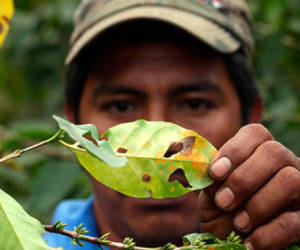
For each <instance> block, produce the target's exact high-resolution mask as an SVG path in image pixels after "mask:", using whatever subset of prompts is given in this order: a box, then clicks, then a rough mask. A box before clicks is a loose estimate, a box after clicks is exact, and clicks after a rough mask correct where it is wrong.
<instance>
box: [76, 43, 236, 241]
mask: <svg viewBox="0 0 300 250" xmlns="http://www.w3.org/2000/svg"><path fill="white" fill-rule="evenodd" d="M95 53H97V55H98V56H96V59H97V60H95V63H94V65H93V70H92V73H91V74H90V75H89V77H88V79H87V81H86V84H85V87H84V90H83V93H82V97H81V102H80V109H79V118H80V123H93V124H95V125H96V126H97V128H98V130H99V132H100V133H102V132H104V131H105V130H106V129H108V128H109V127H111V126H113V125H116V124H119V123H123V122H129V121H133V120H137V119H146V120H150V121H169V122H174V123H177V124H179V125H181V126H183V127H185V128H188V129H192V130H195V131H196V132H198V133H199V134H200V135H202V136H204V137H205V138H207V139H208V140H209V141H210V142H212V143H213V144H214V145H215V146H216V147H217V148H219V147H220V146H222V145H223V144H224V143H225V142H226V141H227V140H228V139H229V138H231V137H232V136H233V135H234V134H235V133H236V132H237V130H238V129H239V127H240V125H241V107H240V102H239V99H238V96H237V93H236V91H235V89H234V87H233V83H232V82H231V79H230V78H229V76H228V73H227V71H226V69H225V65H224V63H223V61H222V59H221V58H220V57H219V56H218V54H217V53H214V52H212V51H210V50H207V49H203V48H202V47H201V46H199V48H197V49H195V48H189V47H188V46H183V45H180V44H178V43H176V42H174V41H160V42H147V43H141V44H139V45H133V44H130V43H129V42H122V43H120V42H119V43H117V42H116V43H112V44H110V45H106V46H105V47H104V48H103V47H102V48H101V49H99V51H95ZM93 187H94V191H95V196H96V199H95V211H96V217H97V219H98V222H99V221H100V222H99V224H100V225H99V228H100V230H101V232H102V233H104V232H105V231H106V229H109V228H113V230H115V231H117V234H119V235H120V236H122V237H125V236H131V237H134V238H135V239H136V241H137V242H139V243H140V244H143V245H150V244H152V246H153V242H155V243H156V244H164V243H166V241H167V242H168V241H170V240H172V241H173V242H174V241H175V242H176V241H177V239H179V238H180V237H181V236H182V235H184V234H187V233H191V232H194V231H199V219H198V216H197V211H196V199H197V195H198V193H197V192H192V193H189V194H186V195H184V196H181V197H179V198H175V199H165V200H153V199H135V198H130V197H126V196H124V195H121V194H119V193H117V192H115V191H113V190H110V189H108V188H106V187H105V186H103V185H102V184H99V183H96V181H93Z"/></svg>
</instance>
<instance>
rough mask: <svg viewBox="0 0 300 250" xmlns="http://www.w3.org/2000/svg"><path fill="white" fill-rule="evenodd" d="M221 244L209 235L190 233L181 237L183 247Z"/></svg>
mask: <svg viewBox="0 0 300 250" xmlns="http://www.w3.org/2000/svg"><path fill="white" fill-rule="evenodd" d="M219 242H221V241H220V240H219V239H218V238H217V237H216V236H214V235H213V234H209V233H202V234H198V233H191V234H188V235H185V236H183V244H184V245H185V246H203V243H205V244H214V243H219Z"/></svg>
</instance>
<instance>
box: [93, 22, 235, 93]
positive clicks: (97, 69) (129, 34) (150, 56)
mask: <svg viewBox="0 0 300 250" xmlns="http://www.w3.org/2000/svg"><path fill="white" fill-rule="evenodd" d="M90 51H91V56H90V57H89V59H90V60H91V61H90V63H91V73H90V75H89V78H91V77H92V78H93V79H95V81H93V82H94V84H100V83H103V82H106V87H109V86H107V85H112V84H113V83H117V84H121V83H125V82H127V83H128V82H131V83H132V84H133V86H134V87H139V86H140V87H141V88H143V87H144V84H141V83H145V84H147V83H148V84H149V85H151V86H152V85H153V84H155V85H156V86H157V88H159V87H161V86H158V85H162V84H163V83H164V84H163V85H162V86H163V88H171V87H173V86H174V85H177V84H181V83H184V84H186V83H187V82H190V83H193V82H197V81H199V80H201V81H210V82H216V83H218V82H222V81H224V79H225V78H226V79H225V80H226V81H227V82H230V79H229V77H228V75H227V72H226V67H225V65H224V62H223V59H222V55H221V54H219V53H217V52H216V51H214V50H213V49H211V48H210V47H208V46H207V45H205V44H204V43H202V42H201V41H199V40H197V39H195V38H194V37H192V36H191V35H189V34H187V33H186V32H183V31H181V30H179V29H177V28H174V27H173V26H170V25H166V24H163V23H158V22H148V21H146V22H144V21H142V22H135V23H128V24H125V25H121V26H119V27H116V28H115V29H113V30H111V31H109V32H108V33H107V34H105V35H103V36H102V37H99V39H98V40H97V41H95V43H94V45H93V49H91V50H90ZM108 83H109V84H108ZM137 83H138V84H137ZM159 83H160V84H159ZM167 83H169V84H167ZM145 90H147V89H145Z"/></svg>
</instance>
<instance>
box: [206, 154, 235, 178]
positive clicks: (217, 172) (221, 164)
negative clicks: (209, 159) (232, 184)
mask: <svg viewBox="0 0 300 250" xmlns="http://www.w3.org/2000/svg"><path fill="white" fill-rule="evenodd" d="M231 168H232V164H231V161H230V160H229V159H228V158H227V157H222V158H220V159H219V160H217V161H216V162H215V163H214V164H213V165H212V166H211V167H210V171H211V172H212V174H213V176H215V177H217V178H223V177H224V176H226V175H227V174H228V173H229V171H230V170H231Z"/></svg>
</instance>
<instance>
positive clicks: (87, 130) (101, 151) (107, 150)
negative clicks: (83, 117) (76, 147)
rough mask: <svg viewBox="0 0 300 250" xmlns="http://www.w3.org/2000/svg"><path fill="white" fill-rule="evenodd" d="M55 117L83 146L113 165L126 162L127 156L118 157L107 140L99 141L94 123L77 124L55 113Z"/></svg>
mask: <svg viewBox="0 0 300 250" xmlns="http://www.w3.org/2000/svg"><path fill="white" fill-rule="evenodd" d="M53 118H54V119H55V120H56V121H57V122H58V125H59V127H60V128H61V129H62V130H64V131H66V132H67V133H68V135H69V136H70V137H71V138H72V139H73V140H75V141H76V142H78V143H80V146H81V147H83V148H84V149H86V150H87V151H88V152H89V153H91V154H93V155H94V156H96V157H98V158H99V159H101V160H102V161H104V162H105V163H107V164H109V165H110V166H111V167H120V166H124V165H125V164H126V162H127V160H126V158H124V157H116V156H115V154H114V152H113V151H112V149H111V147H110V145H109V144H108V143H107V142H106V141H105V140H102V141H99V138H98V130H97V128H96V127H95V126H94V125H92V124H86V125H77V126H76V125H74V124H72V123H70V122H68V121H66V120H64V119H62V118H60V117H58V116H55V115H54V116H53ZM84 135H89V136H91V138H92V139H93V140H94V142H95V143H97V145H95V144H94V143H93V142H92V141H91V140H88V139H87V138H85V137H84Z"/></svg>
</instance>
